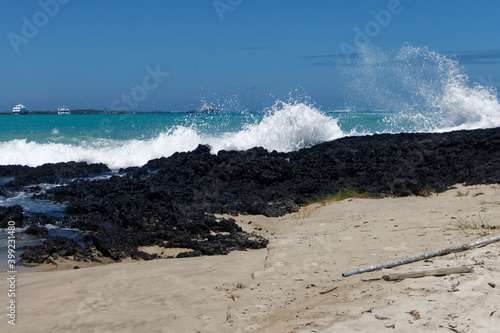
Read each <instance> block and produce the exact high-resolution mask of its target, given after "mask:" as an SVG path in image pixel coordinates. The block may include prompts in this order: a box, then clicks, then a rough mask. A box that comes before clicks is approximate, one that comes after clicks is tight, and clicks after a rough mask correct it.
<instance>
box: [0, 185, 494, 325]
mask: <svg viewBox="0 0 500 333" xmlns="http://www.w3.org/2000/svg"><path fill="white" fill-rule="evenodd" d="M499 216H500V187H499V186H496V185H483V186H471V187H463V186H458V185H457V186H456V188H455V189H451V190H449V191H447V192H445V193H440V194H434V195H432V196H431V197H426V198H423V197H406V198H384V199H349V200H345V201H342V202H333V203H329V204H327V205H324V206H320V205H318V204H316V205H311V206H308V207H305V208H303V209H301V211H300V212H298V213H295V214H290V215H287V216H284V217H281V218H265V217H263V216H240V217H237V220H238V221H239V223H240V225H241V226H242V227H243V228H245V230H248V231H255V232H257V233H260V234H262V235H265V236H266V237H267V238H268V239H269V240H270V242H269V245H268V247H267V249H262V250H254V251H246V252H233V253H231V254H229V255H227V256H214V257H197V258H185V259H164V260H154V261H147V262H146V261H144V262H129V263H118V264H110V265H104V266H96V267H89V268H82V269H77V270H73V269H70V270H60V271H50V272H26V273H18V275H17V284H16V304H17V308H16V326H12V325H9V324H8V323H7V321H8V317H7V316H6V315H5V313H6V307H7V306H8V301H9V300H8V298H7V290H8V283H7V279H6V278H7V274H6V273H4V272H2V273H1V274H0V278H1V280H0V281H1V283H0V304H1V308H2V316H1V318H2V319H1V321H0V331H1V332H18V333H20V332H72V333H76V332H131V333H132V332H134V333H136V332H172V333H179V332H203V333H205V332H210V333H212V332H214V333H215V332H221V333H226V332H228V333H229V332H231V333H234V332H269V333H277V332H283V333H285V332H286V333H290V332H294V333H305V332H423V331H425V332H495V331H498V326H499V325H500V243H493V244H490V245H487V246H483V247H479V248H473V249H471V250H468V251H464V252H460V253H455V254H449V255H446V256H443V257H436V258H432V259H429V260H427V261H420V262H416V263H412V264H407V265H403V266H399V267H396V268H392V269H386V270H379V271H375V272H370V273H364V274H359V275H352V276H349V277H342V273H344V272H346V271H350V270H354V269H358V268H363V267H366V266H371V265H376V264H382V263H385V262H388V261H393V260H398V259H404V258H406V257H410V256H416V255H420V254H424V253H427V252H432V251H436V250H441V249H446V248H449V247H452V246H458V245H461V244H465V243H470V242H473V241H476V240H479V239H483V238H489V237H493V236H497V235H500V229H495V228H494V226H500V220H499V218H498V217H499ZM250 221H251V223H250V224H249V222H250ZM259 229H261V230H259ZM462 266H466V267H471V268H473V270H474V271H473V272H472V273H464V274H454V275H446V276H439V277H434V276H431V277H422V278H409V279H405V280H403V281H399V282H390V281H385V280H382V279H380V278H381V277H382V276H383V275H384V274H388V273H394V272H411V271H419V270H432V269H437V268H447V267H462ZM372 279H379V280H372Z"/></svg>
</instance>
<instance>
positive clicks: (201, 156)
mask: <svg viewBox="0 0 500 333" xmlns="http://www.w3.org/2000/svg"><path fill="white" fill-rule="evenodd" d="M68 165H72V167H73V168H77V166H76V165H75V164H69V163H68ZM42 167H43V166H42ZM42 167H39V168H40V170H43V168H42ZM72 167H68V168H69V169H71V168H72ZM75 172H76V171H75ZM120 172H121V175H120V176H113V177H111V178H110V179H109V180H100V181H88V180H74V181H70V182H68V183H67V184H66V185H65V186H60V187H56V188H53V189H51V190H48V191H46V193H44V194H43V198H44V199H49V200H52V201H55V202H64V203H66V211H65V217H64V220H65V221H66V222H65V223H68V225H71V226H72V227H73V228H79V229H80V230H82V231H85V235H84V236H83V237H82V239H81V240H80V241H81V243H82V244H84V245H85V247H82V249H83V250H82V249H79V248H78V247H77V246H76V245H74V244H73V243H71V244H69V243H68V244H67V245H68V246H71V247H72V248H75V249H78V251H80V252H77V253H78V256H77V257H81V258H87V259H95V258H98V257H99V256H106V257H110V258H112V259H113V260H117V261H118V260H121V259H123V258H125V257H133V258H140V259H153V258H155V255H150V254H148V253H145V252H141V251H139V250H138V248H139V247H142V246H160V247H166V248H169V247H170V248H186V249H189V250H190V251H186V252H184V253H182V254H180V255H179V257H182V256H193V255H212V254H226V253H228V252H230V251H233V250H243V249H258V248H262V247H265V246H266V245H267V240H266V239H264V238H262V237H260V236H256V235H252V234H248V233H245V232H243V231H242V230H241V228H240V227H239V226H238V225H237V224H236V223H235V221H234V220H232V219H218V218H216V217H215V216H214V214H223V213H224V214H263V215H266V216H280V215H283V214H286V213H289V212H293V211H296V210H297V208H298V206H299V205H302V204H305V203H307V202H309V201H310V200H314V199H317V198H321V197H324V196H326V195H327V194H335V193H337V192H338V191H339V190H340V189H343V188H353V189H356V190H358V191H360V192H362V191H369V192H371V193H372V194H374V195H395V196H407V195H421V194H422V193H425V191H427V190H428V189H429V188H432V189H434V190H435V191H438V192H439V191H444V190H446V189H447V188H449V187H450V186H452V185H454V184H456V183H465V184H469V185H473V184H480V183H481V184H490V183H499V182H500V129H486V130H475V131H457V132H451V133H441V134H396V135H390V134H383V135H373V136H364V137H349V138H343V139H339V140H335V141H332V142H325V143H321V144H318V145H315V146H313V147H311V148H307V149H301V150H299V151H296V152H291V153H277V152H268V151H266V150H264V149H262V148H253V149H250V150H247V151H221V152H219V153H218V154H217V155H213V154H211V153H210V148H209V147H207V146H199V147H198V148H197V149H196V150H194V151H192V152H188V153H176V154H174V155H172V156H171V157H169V158H160V159H155V160H151V161H149V162H148V163H147V164H146V165H144V166H143V167H133V168H127V169H123V170H120ZM40 177H42V176H40ZM18 183H22V184H25V183H26V181H24V180H23V181H20V182H17V179H16V183H15V184H18ZM30 183H32V182H30ZM1 214H2V211H1V210H0V218H1V217H2V215H1ZM0 220H1V219H0ZM42 245H43V246H42V247H40V248H36V247H33V248H31V249H28V250H27V251H26V253H28V254H27V255H26V256H27V257H26V258H29V260H30V261H29V262H36V260H41V259H43V258H49V259H50V257H47V256H45V254H47V253H51V252H50V251H51V250H50V249H51V247H56V248H59V247H60V246H63V245H64V244H63V243H60V242H56V241H55V240H53V239H51V238H49V239H47V241H45V243H43V244H42ZM77 245H78V246H81V245H79V244H78V243H77ZM35 248H36V249H35ZM33 251H35V253H38V252H43V255H42V254H41V255H35V254H32V253H31V252H33ZM56 252H57V251H56ZM57 253H59V252H57ZM26 260H28V259H26ZM44 260H45V261H46V260H47V259H44ZM45 261H42V262H45ZM26 262H27V261H26Z"/></svg>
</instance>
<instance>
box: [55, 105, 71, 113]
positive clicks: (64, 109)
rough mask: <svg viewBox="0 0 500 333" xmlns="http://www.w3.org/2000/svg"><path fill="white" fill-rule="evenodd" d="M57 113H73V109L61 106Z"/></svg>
mask: <svg viewBox="0 0 500 333" xmlns="http://www.w3.org/2000/svg"><path fill="white" fill-rule="evenodd" d="M57 114H71V111H70V109H69V107H67V106H60V107H59V108H58V109H57Z"/></svg>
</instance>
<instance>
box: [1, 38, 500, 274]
mask: <svg viewBox="0 0 500 333" xmlns="http://www.w3.org/2000/svg"><path fill="white" fill-rule="evenodd" d="M389 60H390V61H389ZM389 60H388V56H387V55H386V54H373V53H370V54H368V55H363V54H362V55H361V60H360V64H359V65H357V66H354V67H352V68H349V75H348V76H349V80H348V81H346V83H345V85H346V87H349V89H350V101H351V102H350V103H346V105H345V106H343V107H341V109H343V110H338V109H335V108H331V109H328V108H326V109H325V108H322V107H317V106H315V105H314V101H312V102H310V101H308V102H304V99H301V100H296V101H293V100H288V101H287V102H281V101H276V102H275V104H274V105H269V106H268V107H266V108H264V109H262V110H241V109H238V108H229V109H227V108H222V109H221V110H220V111H219V112H215V113H208V114H203V113H144V112H139V111H137V112H134V113H129V114H89V115H79V114H71V115H57V114H54V115H38V114H28V115H16V116H14V115H0V165H13V164H19V165H28V166H38V165H42V164H44V163H55V162H68V161H78V162H80V161H81V162H89V163H104V164H106V165H108V167H110V168H111V169H112V170H114V172H117V170H118V169H119V168H122V167H129V166H141V165H143V164H145V163H147V162H148V161H149V160H151V159H154V158H159V157H168V156H170V155H172V154H174V153H175V152H185V151H190V150H193V149H195V148H196V147H197V146H198V145H199V144H206V145H209V146H210V147H211V151H212V153H217V152H218V151H220V150H246V149H250V148H253V147H259V146H260V147H264V148H266V149H267V150H269V151H272V150H276V151H279V152H289V151H295V150H298V149H301V148H306V147H310V146H312V145H314V144H317V143H320V142H325V141H329V140H335V139H339V138H342V137H347V136H354V135H372V134H376V133H400V132H443V131H452V130H462V129H477V128H489V127H499V126H500V103H499V97H498V92H497V91H496V90H495V89H494V88H491V87H484V86H482V85H480V84H477V83H475V82H472V81H470V80H469V78H468V76H467V75H466V74H464V71H463V69H462V68H461V67H460V65H459V64H458V63H457V62H456V61H454V60H451V59H449V58H447V57H445V56H443V55H441V54H439V53H436V52H434V51H429V50H428V49H426V48H413V47H405V48H402V49H401V50H399V52H398V53H397V54H396V55H393V57H392V58H391V59H389ZM381 63H383V64H384V66H380V65H379V64H381ZM388 63H390V64H391V66H389V67H388V66H387V64H388ZM388 77H389V78H390V80H388ZM305 100H307V99H305ZM234 104H237V103H234ZM339 109H340V108H339ZM108 176H109V175H108ZM101 177H106V175H101ZM6 181H8V179H7V180H6V179H0V182H3V183H5V182H6ZM41 186H45V185H43V184H42V185H41ZM47 186H49V185H47ZM50 186H53V185H50ZM15 204H19V205H21V206H22V207H23V209H24V210H25V211H28V212H43V213H48V214H55V215H57V214H62V212H63V211H64V205H55V204H53V203H49V202H43V201H42V200H32V199H31V194H30V193H26V192H23V191H21V192H10V193H7V194H5V195H1V193H0V205H2V206H11V205H15ZM49 227H50V226H49ZM50 232H51V234H63V235H65V234H68V233H69V234H71V233H72V231H71V230H66V229H63V228H58V227H57V226H53V228H52V229H51V231H50ZM18 234H19V235H20V237H24V239H22V241H23V242H24V243H25V244H30V242H31V241H33V240H32V239H30V238H29V236H26V235H24V234H23V233H22V230H21V229H19V230H18ZM5 235H6V233H5V230H0V236H1V237H0V250H2V251H0V252H2V253H5V251H3V250H4V249H5V246H6V242H5V240H6V237H4V236H5ZM2 265H3V263H2V260H1V259H0V266H2Z"/></svg>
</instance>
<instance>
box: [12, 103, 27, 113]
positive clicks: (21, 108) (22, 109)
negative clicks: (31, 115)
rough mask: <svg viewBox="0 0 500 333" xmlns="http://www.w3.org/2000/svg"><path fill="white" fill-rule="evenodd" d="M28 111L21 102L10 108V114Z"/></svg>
mask: <svg viewBox="0 0 500 333" xmlns="http://www.w3.org/2000/svg"><path fill="white" fill-rule="evenodd" d="M28 112H29V111H28V109H27V108H26V107H25V106H24V105H22V104H17V105H16V106H14V108H13V109H12V114H28Z"/></svg>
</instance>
